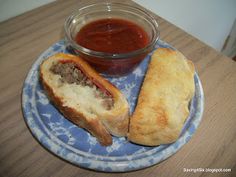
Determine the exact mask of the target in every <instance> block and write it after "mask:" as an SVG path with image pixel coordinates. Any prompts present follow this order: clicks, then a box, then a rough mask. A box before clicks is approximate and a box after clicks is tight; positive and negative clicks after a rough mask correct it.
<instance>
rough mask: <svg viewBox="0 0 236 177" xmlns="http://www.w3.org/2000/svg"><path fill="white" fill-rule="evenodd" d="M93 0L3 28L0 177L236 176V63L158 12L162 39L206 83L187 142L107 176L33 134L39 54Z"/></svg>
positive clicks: (73, 1)
mask: <svg viewBox="0 0 236 177" xmlns="http://www.w3.org/2000/svg"><path fill="white" fill-rule="evenodd" d="M88 2H89V3H91V2H94V1H90V0H89V1H85V0H84V1H79V0H67V1H63V0H61V1H56V2H54V3H51V4H48V5H46V6H42V7H40V8H37V9H35V10H33V11H30V12H27V13H25V14H23V15H20V16H17V17H15V18H12V19H10V20H7V21H5V22H2V23H0V81H1V82H0V176H1V177H74V176H86V177H103V176H105V177H107V176H114V177H115V176H116V177H117V176H119V177H137V176H149V177H156V176H161V177H164V176H166V177H167V176H171V177H174V176H182V177H184V176H197V177H198V176H201V177H205V176H214V177H216V176H232V177H233V176H236V128H235V125H236V63H235V62H234V61H232V60H230V59H229V58H227V57H225V56H224V55H223V54H221V53H219V52H217V51H215V50H214V49H212V48H210V47H209V46H207V45H206V44H204V43H202V42H201V41H199V40H197V39H196V38H194V37H192V36H190V35H189V34H187V33H186V32H184V31H183V30H181V29H179V28H177V27H176V26H174V25H173V24H171V23H169V22H167V21H166V20H164V19H162V18H160V17H158V16H157V15H156V18H157V20H158V22H159V26H160V31H161V39H162V40H164V41H166V42H168V43H169V44H171V45H173V46H174V47H176V48H177V49H178V50H180V51H181V52H182V53H183V54H184V55H185V56H187V57H188V58H189V59H190V60H192V61H193V62H194V64H195V66H196V69H197V72H198V73H199V76H200V79H201V81H202V84H203V89H204V93H205V111H204V116H203V119H202V122H201V124H200V126H199V128H198V129H197V131H196V133H195V134H194V135H193V137H192V139H191V140H190V141H189V142H188V143H187V144H186V145H184V146H183V147H182V148H181V149H180V150H179V151H178V152H177V153H176V154H174V155H173V156H171V157H170V158H168V159H167V160H165V161H164V162H162V163H159V164H157V165H154V166H152V167H149V168H146V169H143V170H139V171H134V172H129V173H102V172H96V171H91V170H87V169H82V168H80V167H77V166H74V165H72V164H70V163H68V162H66V161H64V160H62V159H60V158H58V157H57V156H54V155H53V154H52V153H50V152H48V151H47V150H46V149H45V148H43V146H41V145H40V144H39V142H38V141H37V140H36V139H35V138H34V137H33V136H32V134H31V133H30V131H29V129H28V127H27V125H26V123H25V121H24V118H23V115H22V110H21V92H22V86H23V82H24V79H25V77H26V75H27V73H28V71H29V69H30V68H31V65H32V64H33V62H34V61H35V60H36V59H37V57H38V56H39V55H40V54H41V53H42V52H43V51H44V50H46V49H47V48H48V47H49V46H51V45H52V44H53V43H55V42H57V41H58V40H59V39H61V38H63V35H64V34H63V23H64V20H65V18H66V17H67V16H68V15H70V14H71V13H72V12H73V11H74V10H75V9H77V8H79V7H80V6H83V5H84V4H85V3H88ZM123 2H124V3H130V4H133V5H136V4H135V3H134V2H132V1H123ZM130 163H132V162H130ZM184 168H212V169H213V168H229V169H231V172H228V173H200V172H199V173H193V172H192V173H190V172H189V173H186V172H183V169H184Z"/></svg>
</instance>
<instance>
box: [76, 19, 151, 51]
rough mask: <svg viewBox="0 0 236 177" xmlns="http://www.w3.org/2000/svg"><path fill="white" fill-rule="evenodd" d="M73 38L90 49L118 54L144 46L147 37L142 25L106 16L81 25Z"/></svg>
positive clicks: (147, 39) (146, 42) (147, 40)
mask: <svg viewBox="0 0 236 177" xmlns="http://www.w3.org/2000/svg"><path fill="white" fill-rule="evenodd" d="M75 40H76V42H77V43H78V44H79V45H81V46H83V47H85V48H88V49H91V50H95V51H99V52H107V53H116V54H120V53H128V52H131V51H135V50H138V49H141V48H143V47H145V46H146V45H147V44H148V42H149V37H148V35H147V33H146V32H145V31H144V30H143V29H142V27H140V26H138V25H137V24H135V23H133V22H131V21H127V20H123V19H116V18H107V19H101V20H97V21H94V22H91V23H88V24H87V25H85V26H84V27H82V28H81V30H80V31H79V32H78V33H77V35H76V38H75Z"/></svg>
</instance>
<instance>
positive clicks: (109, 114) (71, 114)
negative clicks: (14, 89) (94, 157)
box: [40, 53, 129, 146]
mask: <svg viewBox="0 0 236 177" xmlns="http://www.w3.org/2000/svg"><path fill="white" fill-rule="evenodd" d="M47 60H55V61H56V60H68V61H73V62H75V63H76V64H77V65H78V66H79V68H80V69H81V70H82V71H83V72H84V73H85V74H86V76H87V77H88V78H89V79H90V80H93V82H95V83H96V84H98V85H99V86H101V87H103V88H105V89H106V90H107V91H109V93H110V94H111V95H112V97H113V99H114V102H115V105H114V107H115V108H114V109H112V110H111V111H105V112H104V113H103V114H101V115H97V117H98V118H95V119H94V118H90V117H88V116H85V115H84V114H83V113H82V112H81V111H79V110H76V109H74V108H71V107H68V106H65V104H64V103H63V101H62V100H63V98H61V97H59V96H58V95H57V93H55V88H54V89H53V88H52V86H50V85H49V84H48V83H47V81H46V80H45V74H47V72H45V71H44V70H45V66H44V65H46V64H44V63H45V62H46V61H47ZM47 60H45V61H44V62H43V63H42V64H41V67H40V78H41V81H42V84H43V86H44V89H45V90H46V92H47V94H48V96H49V98H50V99H51V100H52V102H53V103H54V104H55V106H56V107H57V108H58V109H59V110H60V112H62V114H63V115H64V116H65V117H66V118H67V119H69V120H70V121H72V122H73V123H75V124H76V125H79V126H80V127H82V128H85V129H87V130H88V131H89V132H90V133H91V134H92V135H94V136H95V137H97V139H98V141H99V142H100V143H101V144H102V145H104V146H107V145H111V144H112V137H111V135H110V133H111V134H113V135H116V136H126V134H127V131H128V117H129V106H128V103H127V101H126V99H125V98H124V96H123V95H122V94H121V93H120V91H119V90H118V89H117V88H116V87H115V86H113V85H112V84H111V83H109V82H108V81H107V80H105V79H104V78H102V77H101V76H100V75H99V74H98V73H97V72H96V71H95V70H93V69H92V68H91V67H90V66H89V65H88V64H87V63H86V62H85V61H83V60H82V59H80V58H79V57H76V56H73V55H69V54H63V53H59V54H56V55H54V56H52V57H50V58H48V59H47ZM116 105H118V106H116ZM116 107H117V108H116Z"/></svg>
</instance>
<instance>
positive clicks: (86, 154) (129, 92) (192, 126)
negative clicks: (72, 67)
mask: <svg viewBox="0 0 236 177" xmlns="http://www.w3.org/2000/svg"><path fill="white" fill-rule="evenodd" d="M160 46H161V47H166V48H172V49H174V48H173V47H171V46H170V45H168V44H167V43H165V42H163V41H161V40H159V41H158V43H157V44H156V48H158V47H160ZM174 50H175V49H174ZM58 52H63V53H68V51H67V49H66V47H65V43H64V41H63V40H61V41H59V42H57V43H56V44H54V45H53V46H51V47H50V48H49V49H48V50H46V51H45V52H44V53H43V54H42V55H41V56H40V57H39V58H38V59H37V60H36V62H35V63H34V65H33V66H32V68H31V70H30V71H29V73H28V76H27V78H26V80H25V83H24V87H23V94H22V107H23V112H24V118H25V121H26V123H27V125H28V127H29V129H30V130H31V132H32V134H33V135H34V136H35V137H36V139H38V141H39V142H40V143H41V144H42V145H43V146H44V147H45V148H47V149H48V150H49V151H51V152H53V153H54V154H56V155H57V156H59V157H61V158H63V159H65V160H67V161H69V162H71V163H73V164H76V165H79V166H81V167H84V168H89V169H93V170H98V171H106V172H125V171H132V170H138V169H142V168H145V167H149V166H151V165H154V164H156V163H159V162H161V161H163V160H165V159H166V158H168V157H169V156H171V155H173V154H174V153H175V152H176V151H177V150H179V149H180V148H181V147H182V146H183V145H184V144H185V143H187V142H188V141H189V140H190V138H191V136H192V135H193V133H194V132H195V131H196V129H197V127H198V125H199V123H200V121H201V117H202V113H203V107H204V95H203V89H202V86H201V82H200V80H199V77H198V75H197V73H195V76H194V80H195V90H196V91H195V95H194V98H193V99H192V102H191V105H190V115H189V117H188V119H187V121H186V122H185V125H184V128H183V130H182V133H181V136H180V137H179V139H178V140H177V141H176V142H175V143H172V144H167V145H160V146H156V147H149V146H141V145H137V144H133V143H131V142H129V141H127V139H126V138H124V137H122V138H117V137H113V144H112V145H111V146H108V147H103V146H101V145H100V144H99V143H98V142H97V140H96V138H95V137H93V136H91V135H90V134H89V133H88V132H87V131H85V130H83V129H81V128H79V127H77V126H76V125H74V124H73V123H71V122H70V121H68V120H67V119H65V118H64V117H63V116H62V115H61V114H60V113H59V112H58V110H57V109H56V108H55V107H54V106H53V105H52V104H51V103H50V101H49V100H48V98H47V96H46V95H45V93H44V91H43V88H42V85H41V84H40V82H39V65H40V63H41V62H42V61H43V60H44V59H46V58H47V57H49V56H51V55H53V54H55V53H58ZM150 57H151V53H150V54H149V55H148V56H147V57H146V58H145V59H144V60H143V62H142V63H141V64H140V65H139V66H138V67H137V68H136V69H135V70H134V71H133V72H132V73H130V74H129V75H127V76H124V77H119V78H112V77H106V76H105V77H106V78H107V79H108V80H110V81H111V82H112V83H113V84H114V85H116V86H117V87H118V88H119V89H120V90H121V91H122V92H123V94H124V95H125V96H126V98H127V100H128V102H129V104H130V111H131V112H133V111H134V108H135V105H136V101H137V98H138V94H139V90H140V87H141V84H142V81H143V78H144V76H145V72H146V70H147V66H148V63H149V60H150ZM131 161H132V163H130V162H131Z"/></svg>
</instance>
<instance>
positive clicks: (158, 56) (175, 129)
mask: <svg viewBox="0 0 236 177" xmlns="http://www.w3.org/2000/svg"><path fill="white" fill-rule="evenodd" d="M194 72H195V71H194V65H193V63H192V62H191V61H189V60H187V59H186V58H185V57H184V56H183V55H182V54H181V53H180V52H178V51H175V50H171V49H167V48H158V49H157V50H156V51H155V52H154V54H153V56H152V58H151V61H150V64H149V67H148V70H147V73H146V76H145V79H144V82H143V85H142V87H141V91H140V94H139V97H138V103H137V106H136V108H135V111H134V113H133V115H132V116H131V118H130V126H129V134H128V139H129V140H130V141H132V142H134V143H137V144H142V145H148V146H156V145H160V144H168V143H172V142H174V141H176V140H177V139H178V137H179V135H180V133H181V130H182V128H183V125H184V122H185V120H186V118H187V117H188V115H189V109H188V105H189V102H190V100H191V99H192V97H193V95H194V92H195V86H194Z"/></svg>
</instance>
